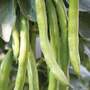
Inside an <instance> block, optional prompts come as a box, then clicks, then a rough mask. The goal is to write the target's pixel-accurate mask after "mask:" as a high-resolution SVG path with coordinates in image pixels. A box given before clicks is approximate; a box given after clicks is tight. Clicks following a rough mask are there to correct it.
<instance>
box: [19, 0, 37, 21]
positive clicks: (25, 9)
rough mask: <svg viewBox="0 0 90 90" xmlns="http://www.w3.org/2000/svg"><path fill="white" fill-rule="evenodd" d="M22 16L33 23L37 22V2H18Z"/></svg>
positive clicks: (23, 0) (33, 0) (32, 0)
mask: <svg viewBox="0 0 90 90" xmlns="http://www.w3.org/2000/svg"><path fill="white" fill-rule="evenodd" d="M18 4H19V6H20V10H21V12H22V14H23V15H24V16H25V17H27V18H28V19H29V20H31V21H34V22H35V21H36V13H35V0H18Z"/></svg>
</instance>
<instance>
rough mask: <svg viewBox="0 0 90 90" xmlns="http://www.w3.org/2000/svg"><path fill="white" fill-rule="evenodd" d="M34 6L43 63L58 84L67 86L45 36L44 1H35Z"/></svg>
mask: <svg viewBox="0 0 90 90" xmlns="http://www.w3.org/2000/svg"><path fill="white" fill-rule="evenodd" d="M35 4H36V15H37V23H38V28H39V35H40V45H41V49H42V52H43V54H44V57H45V61H46V63H47V65H48V67H49V68H50V71H51V73H53V74H54V76H55V77H56V78H57V79H59V80H60V82H61V83H62V84H64V85H68V84H69V82H68V80H67V78H66V76H65V74H64V72H63V71H62V70H61V68H60V67H59V65H58V64H57V62H56V56H55V53H54V50H53V48H52V47H51V45H50V43H49V40H48V35H47V16H46V7H45V1H44V0H35Z"/></svg>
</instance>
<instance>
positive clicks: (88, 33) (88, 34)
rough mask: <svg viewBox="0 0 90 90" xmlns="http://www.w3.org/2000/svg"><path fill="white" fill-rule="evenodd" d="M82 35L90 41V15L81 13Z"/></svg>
mask: <svg viewBox="0 0 90 90" xmlns="http://www.w3.org/2000/svg"><path fill="white" fill-rule="evenodd" d="M80 35H81V36H82V37H83V38H85V39H87V40H89V41H90V13H88V12H80Z"/></svg>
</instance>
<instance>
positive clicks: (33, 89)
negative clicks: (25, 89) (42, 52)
mask: <svg viewBox="0 0 90 90" xmlns="http://www.w3.org/2000/svg"><path fill="white" fill-rule="evenodd" d="M27 71H28V78H29V90H39V81H38V71H37V67H36V62H35V58H34V56H33V52H32V51H31V50H30V52H29V55H28V66H27Z"/></svg>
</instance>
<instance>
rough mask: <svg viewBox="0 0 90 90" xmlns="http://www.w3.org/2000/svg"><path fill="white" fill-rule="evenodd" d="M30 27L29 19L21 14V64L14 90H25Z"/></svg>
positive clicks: (19, 59) (19, 60)
mask: <svg viewBox="0 0 90 90" xmlns="http://www.w3.org/2000/svg"><path fill="white" fill-rule="evenodd" d="M28 29H29V25H28V21H27V20H26V19H25V17H23V16H20V53H19V58H18V62H19V64H18V65H19V66H18V72H17V77H16V82H15V88H14V90H23V86H24V82H25V76H26V68H27V61H28V60H27V43H28V41H27V39H28V37H27V30H28Z"/></svg>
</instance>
